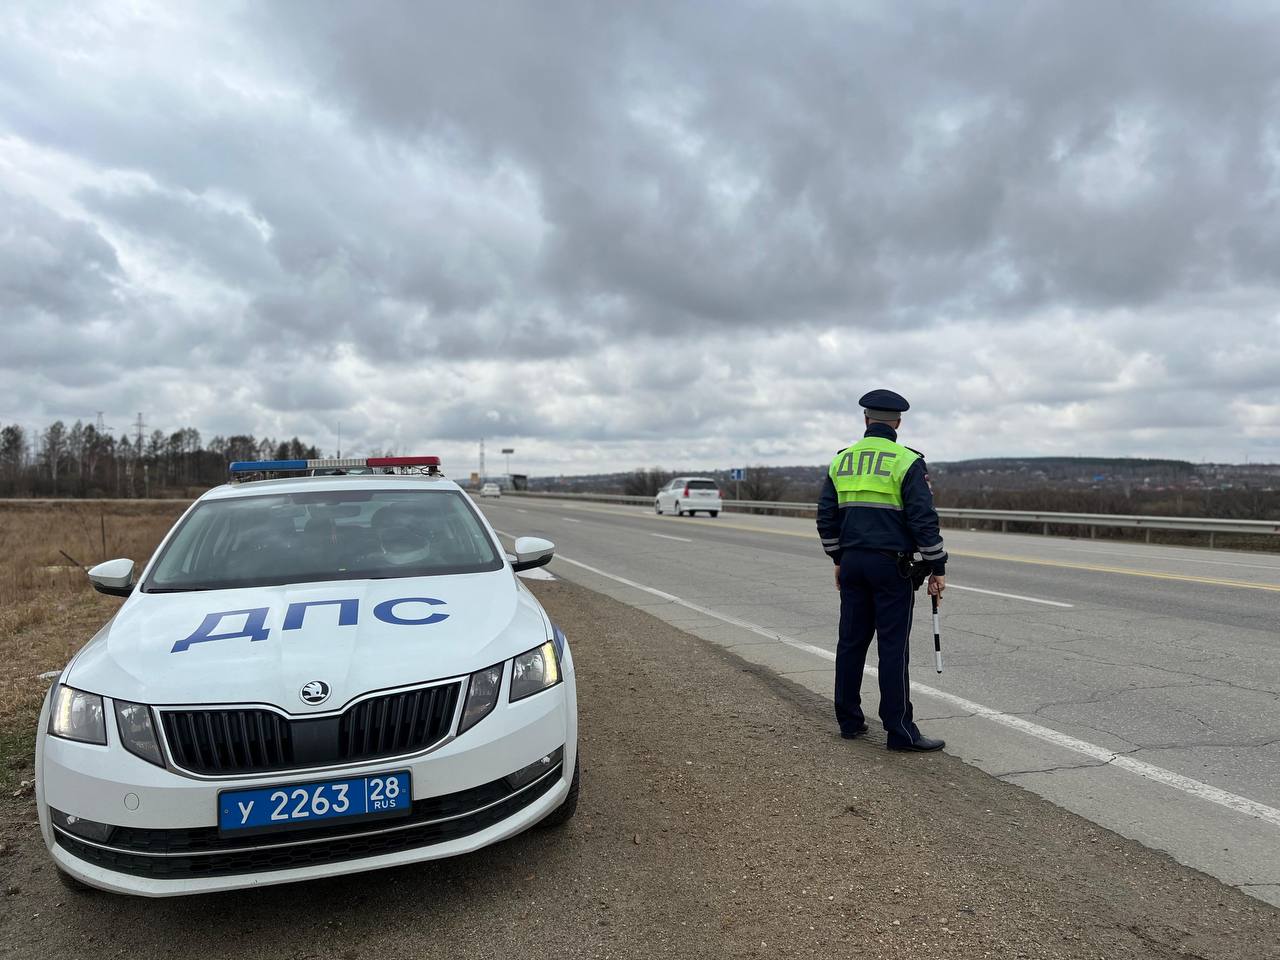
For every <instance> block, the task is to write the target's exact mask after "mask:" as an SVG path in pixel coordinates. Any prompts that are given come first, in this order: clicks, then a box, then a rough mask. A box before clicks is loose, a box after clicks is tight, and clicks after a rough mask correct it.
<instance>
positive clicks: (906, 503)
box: [818, 423, 947, 576]
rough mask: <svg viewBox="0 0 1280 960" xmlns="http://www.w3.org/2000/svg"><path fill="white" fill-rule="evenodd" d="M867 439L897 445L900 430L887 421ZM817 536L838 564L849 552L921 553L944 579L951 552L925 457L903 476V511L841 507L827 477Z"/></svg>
mask: <svg viewBox="0 0 1280 960" xmlns="http://www.w3.org/2000/svg"><path fill="white" fill-rule="evenodd" d="M864 436H868V437H883V438H884V439H886V440H892V441H894V442H895V443H896V442H897V441H898V434H897V431H895V430H894V429H893V427H891V426H889V425H888V424H884V423H873V424H871V425H870V426H869V427H867V432H866V434H864ZM915 452H916V453H919V452H920V451H918V450H917V451H915ZM818 536H819V537H821V538H822V548H823V549H824V550H826V552H827V555H828V556H829V557H831V559H832V560H834V561H835V562H836V563H839V562H840V554H841V553H843V552H844V551H845V550H875V551H877V552H881V553H899V552H901V553H906V554H912V553H915V552H916V551H917V550H918V551H919V552H920V556H921V557H922V558H924V559H925V560H928V561H929V562H930V563H931V564H932V565H933V572H934V573H935V574H937V575H938V576H942V575H943V574H945V573H946V570H947V552H946V550H944V549H943V546H942V534H941V533H940V532H939V530H938V512H937V511H936V510H934V508H933V492H932V491H931V490H930V489H929V468H928V467H927V466H926V465H925V462H924V457H923V456H921V457H920V459H919V460H917V461H916V462H915V463H913V464H912V465H911V469H909V470H908V471H907V473H906V476H904V477H903V478H902V510H901V511H898V510H880V509H876V508H874V507H858V506H851V507H845V508H844V509H841V508H840V501H839V499H838V498H837V497H836V485H835V484H834V483H832V482H831V477H830V475H828V476H827V477H826V479H824V480H823V481H822V496H821V497H819V498H818Z"/></svg>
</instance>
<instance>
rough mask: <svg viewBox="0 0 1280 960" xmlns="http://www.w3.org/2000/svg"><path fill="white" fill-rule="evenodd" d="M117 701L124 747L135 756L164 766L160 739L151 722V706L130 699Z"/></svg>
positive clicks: (121, 739)
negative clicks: (131, 701) (132, 701)
mask: <svg viewBox="0 0 1280 960" xmlns="http://www.w3.org/2000/svg"><path fill="white" fill-rule="evenodd" d="M115 703H116V729H117V730H119V731H120V742H121V743H122V744H124V748H125V749H126V750H128V751H129V752H130V753H132V754H133V755H134V756H137V757H141V758H142V759H143V760H147V761H149V762H151V763H154V764H155V765H156V766H158V767H163V766H164V757H163V756H161V754H160V741H159V740H158V739H157V738H156V728H155V726H154V725H153V724H152V723H151V708H150V707H148V706H145V705H144V704H141V703H130V702H129V701H128V700H117V701H116V702H115Z"/></svg>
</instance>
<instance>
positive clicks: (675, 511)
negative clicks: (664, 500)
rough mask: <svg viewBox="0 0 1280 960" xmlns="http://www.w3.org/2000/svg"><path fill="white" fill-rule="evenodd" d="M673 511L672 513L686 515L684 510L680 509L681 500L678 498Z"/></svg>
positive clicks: (680, 515) (679, 515)
mask: <svg viewBox="0 0 1280 960" xmlns="http://www.w3.org/2000/svg"><path fill="white" fill-rule="evenodd" d="M671 512H672V513H674V514H675V515H676V516H677V517H683V516H684V511H683V510H681V509H680V501H679V500H677V501H676V506H675V509H674V510H672V511H671Z"/></svg>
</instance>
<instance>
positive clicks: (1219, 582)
mask: <svg viewBox="0 0 1280 960" xmlns="http://www.w3.org/2000/svg"><path fill="white" fill-rule="evenodd" d="M573 509H575V510H585V511H587V512H589V513H603V514H609V515H612V516H615V517H616V516H638V517H645V518H647V519H651V520H656V521H664V520H665V519H666V518H665V517H659V516H658V515H657V514H652V513H632V512H631V511H627V510H620V509H617V508H609V507H605V508H603V509H602V508H600V507H589V506H586V505H585V504H574V505H573ZM670 522H675V519H674V518H673V520H672V521H670ZM679 522H680V524H681V525H682V526H684V525H688V524H693V525H696V526H700V527H712V528H718V529H722V530H745V531H747V532H748V533H771V534H773V535H775V536H779V537H803V538H804V539H806V540H812V539H816V538H817V534H816V533H801V532H799V531H797V530H775V529H771V528H770V527H753V526H749V525H747V524H742V523H733V522H731V521H727V520H720V519H715V520H699V519H698V518H697V517H685V518H684V519H682V520H680V521H679ZM947 553H948V554H950V555H951V556H953V557H972V558H974V559H975V560H1000V561H1003V562H1005V563H1031V564H1035V565H1036V566H1041V567H1062V568H1065V569H1069V570H1088V571H1090V572H1092V573H1117V574H1121V575H1123V576H1126V577H1149V578H1151V579H1153V580H1180V581H1182V582H1184V583H1205V584H1209V585H1211V586H1215V587H1239V588H1241V589H1243V590H1266V591H1269V592H1271V593H1280V584H1275V583H1252V582H1250V581H1248V580H1229V579H1226V578H1223V577H1197V576H1194V575H1193V574H1189V573H1159V572H1156V571H1154V570H1134V569H1133V568H1131V567H1109V566H1105V565H1102V564H1096V563H1077V562H1075V561H1071V560H1042V559H1040V558H1037V557H1015V556H1010V555H1008V554H1000V553H976V552H973V551H970V550H948V551H947Z"/></svg>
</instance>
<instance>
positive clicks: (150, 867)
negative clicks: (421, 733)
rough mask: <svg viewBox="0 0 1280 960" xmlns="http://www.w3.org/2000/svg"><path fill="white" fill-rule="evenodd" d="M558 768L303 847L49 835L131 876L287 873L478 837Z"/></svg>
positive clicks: (263, 839) (267, 838)
mask: <svg viewBox="0 0 1280 960" xmlns="http://www.w3.org/2000/svg"><path fill="white" fill-rule="evenodd" d="M557 754H559V751H557ZM559 755H560V756H562V754H559ZM562 771H563V765H562V764H561V763H557V764H556V765H555V766H554V767H553V768H552V769H551V770H550V771H549V772H548V773H547V774H545V775H544V776H543V777H542V778H541V779H540V780H538V781H536V782H534V783H533V784H530V785H529V786H528V787H525V788H524V789H523V790H517V791H513V790H512V789H511V787H510V785H509V784H508V783H507V781H506V779H505V778H503V779H501V780H494V781H492V782H491V783H486V784H483V785H481V786H479V787H473V788H472V789H470V790H463V791H461V792H459V793H452V794H447V795H445V796H442V797H428V798H426V799H423V800H415V801H414V803H413V812H412V813H411V814H410V815H409V817H408V818H407V819H406V820H397V821H395V826H393V827H391V828H388V826H387V821H386V820H373V821H368V822H366V823H365V824H363V825H361V824H346V825H343V824H334V825H333V826H330V827H323V828H318V829H313V830H308V831H307V832H306V835H305V841H306V842H302V843H300V842H298V841H299V836H298V834H296V833H289V832H282V833H270V834H262V835H259V836H255V837H252V838H245V837H235V836H230V837H223V836H220V835H219V834H218V830H217V828H216V827H202V828H199V829H190V830H139V829H134V828H129V827H116V828H115V829H114V830H113V831H112V834H111V837H110V840H109V841H108V843H109V845H110V848H109V849H108V848H105V847H102V846H95V845H93V844H90V843H85V842H83V841H82V840H80V839H78V838H77V837H74V836H71V835H70V834H68V833H65V832H64V831H62V830H55V831H54V837H55V839H56V840H57V843H58V845H59V846H61V847H63V848H64V849H65V850H67V851H68V852H69V853H71V854H73V855H74V856H77V857H79V858H80V859H81V860H86V861H88V862H89V863H93V864H96V865H98V866H100V867H104V868H106V869H108V870H115V871H117V872H119V873H127V874H131V875H133V876H136V877H153V878H155V879H158V880H178V879H186V878H192V877H224V876H229V875H235V874H244V873H261V872H264V871H268V870H287V869H289V868H291V867H306V866H314V865H317V864H324V863H339V862H342V861H344V860H358V859H361V858H364V857H376V856H379V855H380V854H385V853H398V852H400V851H402V850H413V849H416V848H418V847H425V846H430V845H432V844H436V843H444V842H446V841H448V840H456V839H458V838H460V837H465V836H468V835H469V834H473V833H478V832H479V831H481V830H484V829H485V828H487V827H491V826H493V825H494V824H495V823H500V822H501V821H503V820H505V819H506V818H507V817H510V816H512V815H514V814H515V813H518V812H519V811H520V810H523V809H524V808H525V807H527V806H529V805H530V804H531V803H533V802H534V801H535V800H537V799H538V798H539V797H541V796H542V795H543V794H545V793H547V791H549V790H551V789H552V788H553V787H554V786H555V785H556V783H557V782H559V780H560V777H561V774H562ZM247 844H252V847H249V846H247Z"/></svg>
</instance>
